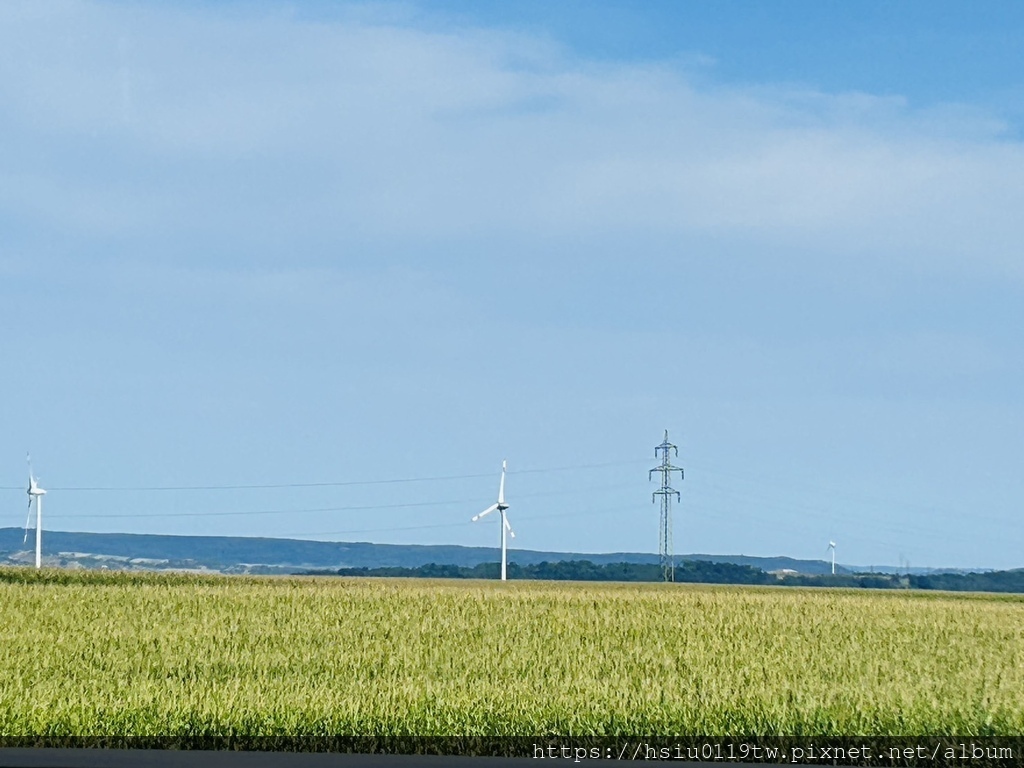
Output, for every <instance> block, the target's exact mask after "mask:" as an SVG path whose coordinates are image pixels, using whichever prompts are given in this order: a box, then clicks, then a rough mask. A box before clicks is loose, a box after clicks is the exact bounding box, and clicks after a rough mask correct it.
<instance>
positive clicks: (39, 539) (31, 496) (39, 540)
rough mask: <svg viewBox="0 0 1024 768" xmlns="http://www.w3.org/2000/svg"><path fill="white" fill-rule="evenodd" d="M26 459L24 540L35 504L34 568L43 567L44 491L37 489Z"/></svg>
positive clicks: (36, 483)
mask: <svg viewBox="0 0 1024 768" xmlns="http://www.w3.org/2000/svg"><path fill="white" fill-rule="evenodd" d="M26 458H27V459H28V514H27V515H26V517H25V538H24V540H23V542H22V543H27V542H28V521H29V519H30V518H31V517H32V502H33V501H34V502H35V503H36V568H42V567H43V496H45V495H46V491H44V490H43V489H42V488H40V487H39V481H38V480H37V479H36V477H35V475H33V474H32V457H31V456H27V457H26Z"/></svg>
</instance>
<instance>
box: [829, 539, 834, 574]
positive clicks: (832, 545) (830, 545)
mask: <svg viewBox="0 0 1024 768" xmlns="http://www.w3.org/2000/svg"><path fill="white" fill-rule="evenodd" d="M828 548H829V549H831V550H832V575H833V576H835V575H836V543H835V542H834V541H830V542H829V543H828Z"/></svg>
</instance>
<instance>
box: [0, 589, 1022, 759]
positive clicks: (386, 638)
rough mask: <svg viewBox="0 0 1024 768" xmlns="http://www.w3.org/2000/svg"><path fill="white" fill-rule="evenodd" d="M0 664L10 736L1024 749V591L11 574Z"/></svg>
mask: <svg viewBox="0 0 1024 768" xmlns="http://www.w3.org/2000/svg"><path fill="white" fill-rule="evenodd" d="M0 669H2V672H0V737H3V739H4V740H6V743H12V741H17V740H18V739H19V738H24V737H32V738H36V737H39V738H41V739H42V741H46V740H47V739H49V740H51V741H52V740H55V739H59V738H60V737H63V736H76V735H107V736H126V737H153V738H155V739H156V740H157V741H158V742H159V741H161V740H168V741H169V743H185V744H197V743H202V740H203V739H204V738H207V737H214V736H230V737H231V739H232V743H233V744H235V745H236V746H245V745H246V744H247V743H248V742H247V740H250V739H256V738H258V737H263V736H274V735H280V736H289V735H294V734H307V735H313V736H316V735H335V736H339V735H340V736H344V735H359V736H365V735H380V736H389V735H391V736H393V735H403V734H408V735H415V736H424V735H431V734H441V735H473V734H480V735H486V736H501V735H555V734H558V735H574V736H585V735H604V736H630V735H637V734H673V735H684V734H722V735H725V734H729V735H732V736H740V735H744V734H748V735H772V734H780V735H782V734H799V735H810V736H813V735H823V736H824V735H833V736H834V735H842V734H849V735H891V734H950V733H956V734H970V735H1020V734H1021V733H1024V599H1022V598H1020V597H990V596H980V595H970V594H967V595H965V594H950V593H924V592H901V593H894V592H870V591H866V590H858V591H853V590H850V591H830V590H803V589H784V588H759V587H747V588H725V587H721V588H719V587H709V586H693V585H680V584H676V585H637V584H630V585H622V584H600V585H597V584H589V583H588V584H583V583H557V584H555V583H543V582H508V583H505V584H501V583H495V582H480V581H470V582H466V581H416V580H406V579H391V580H383V579H382V580H376V579H338V578H262V579H257V578H245V577H217V578H212V577H204V578H199V577H187V576H167V575H127V574H84V575H74V574H69V573H60V572H43V573H42V574H41V575H37V574H36V573H35V572H32V571H29V570H27V569H10V570H6V571H0ZM175 740H177V741H175Z"/></svg>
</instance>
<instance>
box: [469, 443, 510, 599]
mask: <svg viewBox="0 0 1024 768" xmlns="http://www.w3.org/2000/svg"><path fill="white" fill-rule="evenodd" d="M506 464H507V462H505V461H504V460H503V461H502V462H501V482H500V483H499V484H498V502H497V503H496V504H492V505H491V506H489V507H488V508H487V509H485V510H484V511H483V512H481V513H480V514H479V515H474V517H473V520H472V522H474V523H475V522H476V521H477V520H479V519H480V518H481V517H485V516H486V515H489V514H491V512H494V511H495V510H497V511H498V512H499V513H500V514H501V580H502V581H506V580H507V579H506V572H507V567H508V566H507V561H508V554H507V552H508V546H507V544H506V540H505V532H506V531H507V532H508V535H509V536H511V537H512V538H513V539H514V538H515V537H516V534H515V531H513V530H512V526H511V525H509V522H508V517H506V516H505V510H506V509H508V504H506V503H505V467H506Z"/></svg>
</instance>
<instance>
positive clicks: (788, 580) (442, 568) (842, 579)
mask: <svg viewBox="0 0 1024 768" xmlns="http://www.w3.org/2000/svg"><path fill="white" fill-rule="evenodd" d="M309 573H310V574H315V575H330V576H334V575H336V576H378V577H380V576H384V577H397V578H419V579H496V578H498V576H499V574H500V565H499V564H498V563H481V564H479V565H474V566H462V565H438V564H436V563H430V564H428V565H421V566H418V567H415V568H409V567H383V568H366V567H363V568H339V569H337V570H332V571H310V572H309ZM508 578H509V579H520V580H521V579H531V580H538V581H625V582H655V581H662V571H661V566H659V565H654V564H643V563H608V564H603V565H598V564H596V563H592V562H591V561H589V560H568V561H560V562H554V563H549V562H542V563H535V564H531V565H519V564H518V563H509V564H508ZM675 580H676V582H680V583H690V584H748V585H750V584H755V585H756V584H763V585H768V584H774V585H781V586H793V587H851V588H864V589H931V590H949V591H968V592H1012V593H1024V569H1019V570H1013V571H992V572H989V573H966V574H961V573H938V574H930V575H901V574H888V573H851V574H837V575H832V574H826V575H811V574H802V573H795V574H794V573H784V574H775V573H768V572H766V571H763V570H761V569H760V568H755V567H753V566H750V565H735V564H733V563H715V562H710V561H706V560H685V561H683V562H680V563H677V564H676V567H675Z"/></svg>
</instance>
